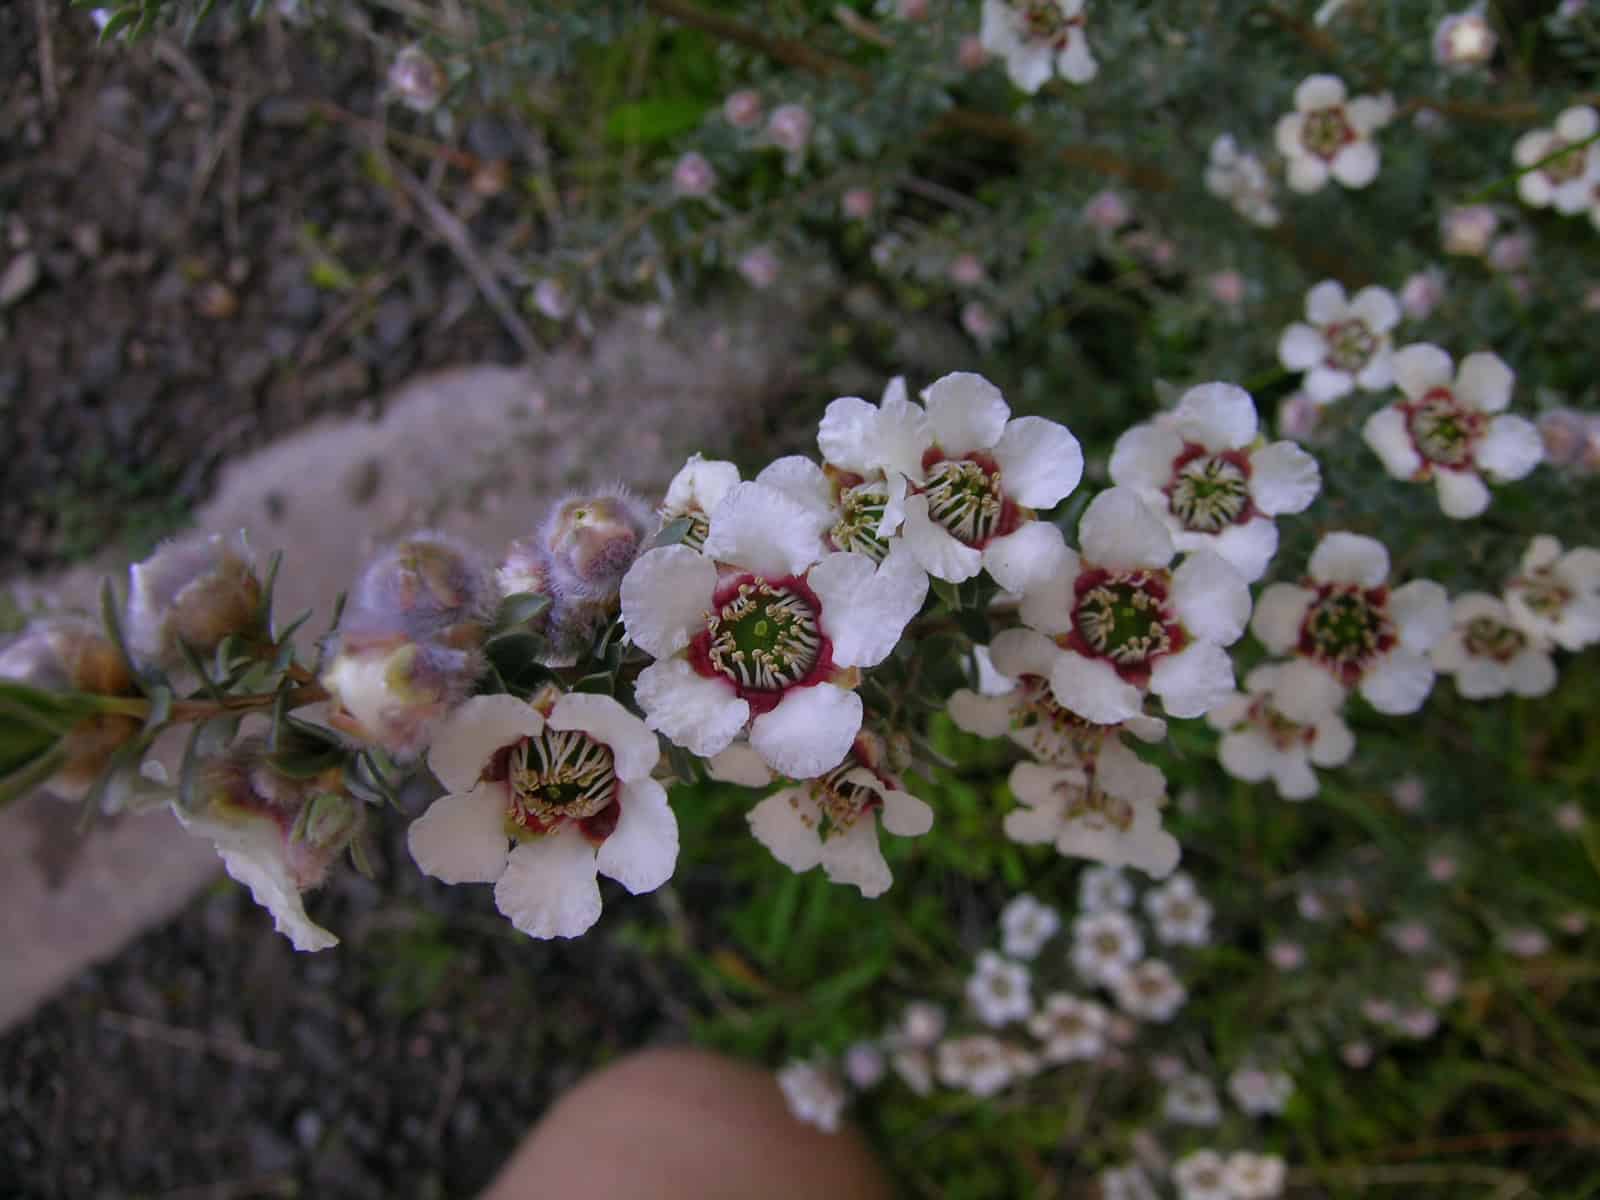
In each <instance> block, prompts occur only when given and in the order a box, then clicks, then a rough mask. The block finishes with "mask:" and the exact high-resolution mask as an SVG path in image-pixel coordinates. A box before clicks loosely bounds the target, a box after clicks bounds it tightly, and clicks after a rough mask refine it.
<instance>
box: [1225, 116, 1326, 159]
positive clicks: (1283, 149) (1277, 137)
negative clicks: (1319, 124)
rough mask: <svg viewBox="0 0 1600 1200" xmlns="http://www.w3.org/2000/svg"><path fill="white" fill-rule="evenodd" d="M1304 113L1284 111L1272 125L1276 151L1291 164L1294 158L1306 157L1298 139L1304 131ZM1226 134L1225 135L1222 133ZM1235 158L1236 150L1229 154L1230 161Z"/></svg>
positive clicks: (1303, 147) (1302, 145) (1304, 149)
mask: <svg viewBox="0 0 1600 1200" xmlns="http://www.w3.org/2000/svg"><path fill="white" fill-rule="evenodd" d="M1305 127H1306V119H1305V115H1304V114H1302V113H1298V112H1291V113H1284V114H1283V116H1281V117H1279V118H1278V120H1277V122H1276V123H1275V124H1274V125H1273V127H1272V141H1273V144H1274V145H1275V146H1277V148H1278V153H1279V154H1281V155H1283V156H1284V157H1285V158H1287V159H1289V160H1291V166H1292V165H1293V161H1294V160H1296V159H1303V158H1305V157H1306V148H1305V146H1304V144H1303V143H1302V142H1301V140H1300V136H1301V134H1303V133H1304V132H1305ZM1224 136H1226V135H1224ZM1236 158H1237V152H1236V151H1235V153H1234V154H1233V155H1231V156H1230V161H1232V160H1234V159H1236Z"/></svg>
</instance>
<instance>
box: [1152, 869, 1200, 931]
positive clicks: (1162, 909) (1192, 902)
mask: <svg viewBox="0 0 1600 1200" xmlns="http://www.w3.org/2000/svg"><path fill="white" fill-rule="evenodd" d="M1144 910H1145V912H1146V913H1147V914H1148V915H1149V917H1150V920H1151V921H1152V922H1154V924H1155V927H1156V937H1157V938H1159V939H1160V940H1161V941H1162V942H1163V943H1164V944H1166V945H1168V946H1204V945H1206V944H1207V943H1208V942H1210V941H1211V902H1210V901H1208V900H1207V899H1206V898H1205V897H1204V896H1202V895H1201V894H1200V893H1199V891H1198V890H1196V888H1195V885H1194V880H1193V879H1191V878H1190V877H1189V876H1188V875H1183V874H1178V875H1174V876H1173V877H1172V878H1171V879H1169V880H1167V882H1166V883H1164V884H1162V885H1161V886H1160V887H1158V888H1152V889H1151V890H1150V891H1148V892H1146V893H1145V897H1144Z"/></svg>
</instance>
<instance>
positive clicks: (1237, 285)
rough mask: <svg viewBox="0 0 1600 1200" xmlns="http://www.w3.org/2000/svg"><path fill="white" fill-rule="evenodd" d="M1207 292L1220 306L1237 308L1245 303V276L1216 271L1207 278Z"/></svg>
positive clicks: (1232, 272)
mask: <svg viewBox="0 0 1600 1200" xmlns="http://www.w3.org/2000/svg"><path fill="white" fill-rule="evenodd" d="M1206 291H1207V292H1208V293H1210V296H1211V298H1212V299H1213V300H1215V301H1216V302H1217V303H1218V304H1225V305H1227V306H1228V307H1230V308H1233V307H1236V306H1238V305H1240V304H1243V303H1244V294H1245V283H1244V276H1243V275H1241V274H1239V272H1237V271H1216V272H1214V273H1212V274H1210V275H1207V276H1206Z"/></svg>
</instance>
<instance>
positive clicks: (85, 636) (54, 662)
mask: <svg viewBox="0 0 1600 1200" xmlns="http://www.w3.org/2000/svg"><path fill="white" fill-rule="evenodd" d="M0 679H9V680H12V681H14V682H16V683H23V684H27V685H28V686H30V687H34V688H39V689H41V690H43V691H73V692H89V693H92V694H94V695H98V696H126V695H130V694H132V692H133V679H132V677H131V676H130V675H129V674H128V669H127V665H126V664H125V663H124V662H123V661H122V655H121V654H120V653H118V651H117V648H116V646H115V645H113V644H112V642H111V641H110V639H108V638H107V637H106V636H105V635H104V634H102V633H101V632H100V630H99V629H98V628H97V627H96V626H95V625H94V624H93V623H92V622H90V621H87V620H84V619H83V618H81V617H52V618H49V619H47V620H43V621H40V622H38V623H36V624H34V625H33V626H31V627H29V628H28V629H27V630H25V631H24V632H23V633H21V634H19V635H18V636H17V637H16V638H14V639H13V640H12V641H11V642H10V643H9V644H8V645H7V646H5V648H4V649H0ZM138 732H139V722H138V721H137V720H135V719H134V718H133V717H126V716H121V715H118V714H115V713H97V714H94V715H92V716H87V717H84V718H83V719H82V720H80V721H79V722H78V723H77V724H75V725H74V726H73V727H72V728H71V729H70V730H68V731H67V733H66V736H65V737H64V738H63V739H62V740H61V742H60V744H59V747H58V749H59V750H60V751H61V753H62V754H63V755H64V758H63V760H62V763H61V765H60V767H59V768H58V769H57V770H56V772H55V774H53V775H52V776H51V777H50V778H49V779H47V780H45V781H44V783H43V785H42V786H44V787H46V788H48V789H49V790H50V791H52V792H55V793H56V794H57V795H60V796H64V797H66V798H68V799H76V798H78V797H81V796H82V795H83V794H84V793H85V792H87V791H88V790H89V788H90V787H91V786H93V784H94V781H95V780H96V779H98V778H99V777H100V772H101V771H103V770H104V769H105V766H106V763H107V761H108V760H109V759H110V758H111V755H112V754H113V753H114V752H115V751H116V749H117V747H119V746H121V745H122V744H123V743H124V742H126V741H127V740H128V739H129V738H131V737H133V736H134V734H136V733H138ZM41 749H42V747H41Z"/></svg>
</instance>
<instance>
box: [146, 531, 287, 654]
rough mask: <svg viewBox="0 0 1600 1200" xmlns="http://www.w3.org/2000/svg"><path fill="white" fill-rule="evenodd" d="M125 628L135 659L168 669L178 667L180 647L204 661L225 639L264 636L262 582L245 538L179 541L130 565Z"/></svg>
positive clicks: (195, 538)
mask: <svg viewBox="0 0 1600 1200" xmlns="http://www.w3.org/2000/svg"><path fill="white" fill-rule="evenodd" d="M123 623H124V627H125V631H126V634H127V638H128V649H129V650H130V651H131V652H132V653H133V655H134V656H135V657H136V658H138V659H141V660H144V661H148V662H152V663H158V664H160V665H162V666H166V667H174V666H178V665H181V664H182V663H183V662H184V657H183V653H182V650H181V648H180V646H181V643H184V642H187V643H188V644H189V646H190V647H192V648H193V649H194V651H195V652H196V653H197V654H200V655H202V656H204V655H207V654H210V653H211V652H212V651H213V650H215V649H216V648H217V646H218V645H219V644H220V643H221V642H222V640H223V639H224V638H226V637H228V636H229V635H230V634H239V635H242V636H247V637H248V636H252V635H261V634H264V633H265V630H263V629H262V628H261V581H260V580H258V579H257V578H256V574H255V569H254V567H253V566H252V565H251V562H250V556H249V550H248V549H247V548H246V546H245V544H244V538H243V537H242V536H241V537H240V538H239V539H238V540H237V542H236V543H235V544H230V543H229V542H228V541H227V540H226V539H224V538H222V537H221V536H219V535H215V534H213V535H212V536H210V537H192V538H184V539H181V540H179V541H174V542H168V543H166V544H165V545H163V546H162V547H161V548H160V549H158V550H157V551H156V552H155V553H154V554H152V555H151V556H150V557H149V558H147V559H145V560H144V561H143V562H140V563H135V564H134V565H133V566H132V567H130V568H129V569H128V605H127V610H126V612H125V613H124V615H123Z"/></svg>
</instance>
